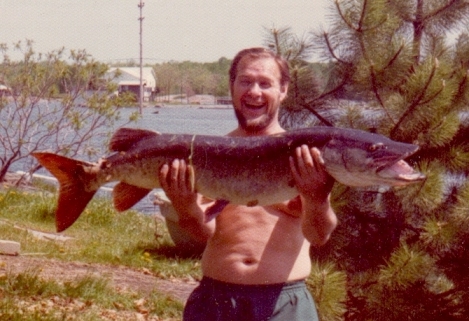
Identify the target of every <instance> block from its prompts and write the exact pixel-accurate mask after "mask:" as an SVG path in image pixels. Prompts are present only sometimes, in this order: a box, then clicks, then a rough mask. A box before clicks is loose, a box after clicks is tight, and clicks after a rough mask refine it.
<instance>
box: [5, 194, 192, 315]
mask: <svg viewBox="0 0 469 321" xmlns="http://www.w3.org/2000/svg"><path fill="white" fill-rule="evenodd" d="M51 192H52V193H51ZM55 204H56V193H55V192H54V191H53V190H52V191H51V190H50V188H49V189H47V188H46V189H43V188H41V189H40V190H39V191H35V192H28V191H23V190H17V189H13V188H8V189H1V190H0V235H1V238H2V239H5V240H12V241H17V242H20V243H21V252H22V254H23V255H38V256H41V257H44V258H51V259H52V258H53V259H57V260H62V261H79V262H85V263H100V264H106V265H116V266H127V267H131V268H136V269H146V270H149V271H150V272H151V273H153V274H155V275H157V276H159V277H162V278H188V277H189V278H194V279H199V278H200V268H199V259H198V258H197V257H191V256H189V255H188V254H187V253H184V252H183V251H181V250H178V249H177V248H175V247H174V245H173V243H172V241H171V239H170V237H169V234H168V232H167V229H166V226H165V225H164V224H163V223H162V222H161V221H158V220H155V219H154V217H152V216H150V215H142V214H139V213H137V212H135V211H126V212H123V213H117V212H116V211H115V210H114V209H113V208H112V204H111V202H110V200H109V199H108V198H105V197H101V198H98V197H95V198H94V199H93V200H92V201H91V202H90V204H88V206H87V208H86V209H85V211H84V212H83V214H82V215H81V216H80V218H79V219H78V220H77V221H76V222H75V224H74V225H73V226H72V227H70V228H69V229H67V230H66V231H65V232H64V233H62V235H65V236H68V237H71V238H72V239H69V240H67V241H50V240H38V238H37V237H35V236H33V235H32V234H31V233H29V232H28V231H27V229H32V230H38V231H42V232H47V233H53V232H54V231H55V222H54V210H55ZM72 206H73V205H72ZM18 227H19V228H22V229H18ZM0 278H1V279H0V319H1V320H69V319H67V318H66V317H65V314H64V315H61V314H60V313H61V312H60V311H61V310H60V309H59V310H57V311H55V312H54V309H51V311H47V309H46V308H47V306H48V305H49V304H50V302H51V300H55V301H57V302H58V303H57V304H58V305H59V306H60V305H61V304H63V305H64V306H65V307H66V306H67V305H68V304H67V302H68V301H70V302H74V303H76V304H71V305H72V306H73V307H78V308H77V309H78V310H80V309H81V311H82V312H80V314H79V316H80V318H79V320H102V319H104V320H107V319H106V318H103V316H102V313H103V312H102V311H107V310H109V311H112V310H115V309H117V310H119V309H120V310H125V311H138V309H139V308H142V306H140V307H136V304H135V301H136V300H137V301H138V298H136V297H135V294H128V293H127V294H126V293H118V292H116V290H113V289H112V288H111V287H109V286H108V285H107V280H106V278H105V277H103V278H102V279H101V278H99V279H97V278H95V277H87V278H85V279H83V280H79V281H78V283H73V284H68V283H64V284H61V283H58V282H55V281H45V280H41V279H40V278H39V277H38V275H37V274H35V273H33V272H26V273H23V274H19V275H9V274H6V275H0ZM31 300H33V303H34V304H33V306H35V307H37V309H36V308H31V305H29V308H23V307H22V306H23V305H24V302H25V301H28V302H29V303H31V302H30V301H31ZM145 300H146V301H145V304H144V306H145V307H144V309H145V310H146V311H147V312H148V313H155V314H157V315H158V316H159V317H166V318H173V317H176V318H178V317H179V316H180V314H181V311H182V304H181V303H179V302H176V301H174V300H172V299H171V298H169V297H167V296H164V295H161V294H159V293H156V292H155V293H152V294H151V295H150V296H145ZM22 302H23V303H22ZM57 304H55V303H54V304H52V305H57ZM26 306H28V305H27V304H26ZM96 306H98V307H99V309H96ZM38 310H39V311H40V312H38ZM85 312H86V313H85ZM38 313H39V314H38ZM64 313H68V312H67V311H66V310H65V311H64ZM109 313H111V312H109ZM72 315H73V313H72ZM39 316H40V317H39ZM128 319H133V318H132V317H129V318H128ZM70 320H73V319H70ZM77 320H78V319H77ZM109 320H117V319H114V318H109Z"/></svg>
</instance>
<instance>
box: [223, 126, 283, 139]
mask: <svg viewBox="0 0 469 321" xmlns="http://www.w3.org/2000/svg"><path fill="white" fill-rule="evenodd" d="M284 131H285V129H283V128H282V127H281V126H280V124H278V123H277V124H271V125H269V126H267V127H265V128H263V129H261V130H256V131H253V130H249V129H246V128H243V127H241V126H238V128H236V129H235V130H233V131H232V132H230V133H229V134H228V136H237V137H252V136H267V135H273V134H278V133H283V132H284Z"/></svg>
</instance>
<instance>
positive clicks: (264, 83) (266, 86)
mask: <svg viewBox="0 0 469 321" xmlns="http://www.w3.org/2000/svg"><path fill="white" fill-rule="evenodd" d="M259 86H260V87H261V88H264V89H266V88H270V83H269V82H261V83H260V84H259Z"/></svg>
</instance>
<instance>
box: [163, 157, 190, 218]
mask: <svg viewBox="0 0 469 321" xmlns="http://www.w3.org/2000/svg"><path fill="white" fill-rule="evenodd" d="M159 180H160V184H161V188H162V189H163V190H164V192H165V193H166V196H168V198H169V199H170V200H171V202H172V203H173V206H174V207H175V208H176V210H177V211H178V212H180V209H181V210H183V212H184V211H185V210H187V209H189V208H191V207H193V206H194V205H196V203H197V193H196V191H195V190H194V187H193V186H192V185H193V184H192V183H191V182H193V181H194V173H193V171H192V169H191V167H189V166H188V165H187V164H186V161H185V160H183V159H181V160H180V159H175V160H173V162H172V163H171V165H168V164H164V165H163V166H161V168H160V172H159Z"/></svg>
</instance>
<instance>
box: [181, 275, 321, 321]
mask: <svg viewBox="0 0 469 321" xmlns="http://www.w3.org/2000/svg"><path fill="white" fill-rule="evenodd" d="M183 320H184V321H202V320H203V321H216V320H220V321H230V320H233V321H234V320H236V321H238V320H243V321H264V320H270V321H283V320H285V321H287V320H288V321H296V320H297V321H305V320H308V321H310V320H311V321H318V320H319V318H318V315H317V312H316V307H315V305H314V301H313V298H312V297H311V294H310V293H309V291H308V289H307V288H306V284H305V282H304V281H296V282H289V283H282V284H267V285H242V284H231V283H225V282H220V281H217V280H214V279H211V278H208V277H204V278H203V279H202V281H201V282H200V285H199V286H198V287H197V288H196V289H195V290H194V292H192V294H191V295H190V297H189V299H188V300H187V303H186V307H185V308H184V316H183Z"/></svg>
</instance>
